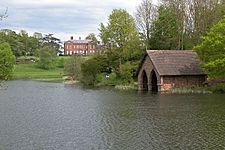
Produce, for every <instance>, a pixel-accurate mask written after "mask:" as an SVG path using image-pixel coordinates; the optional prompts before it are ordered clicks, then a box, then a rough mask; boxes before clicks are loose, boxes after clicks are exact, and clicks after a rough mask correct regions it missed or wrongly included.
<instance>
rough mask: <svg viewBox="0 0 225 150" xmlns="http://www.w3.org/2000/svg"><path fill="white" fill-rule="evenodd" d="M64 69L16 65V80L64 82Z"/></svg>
mask: <svg viewBox="0 0 225 150" xmlns="http://www.w3.org/2000/svg"><path fill="white" fill-rule="evenodd" d="M62 77H63V68H55V69H51V70H44V69H40V68H39V67H38V65H37V64H17V65H15V69H14V73H13V79H14V80H41V81H54V82H55V81H63V79H62Z"/></svg>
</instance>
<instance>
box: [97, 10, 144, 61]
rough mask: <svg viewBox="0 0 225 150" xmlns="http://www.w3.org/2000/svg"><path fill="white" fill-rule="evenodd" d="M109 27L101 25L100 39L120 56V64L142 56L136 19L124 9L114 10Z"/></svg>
mask: <svg viewBox="0 0 225 150" xmlns="http://www.w3.org/2000/svg"><path fill="white" fill-rule="evenodd" d="M108 21H109V22H108V23H107V25H106V26H105V25H103V24H102V23H101V24H100V29H99V31H100V38H101V39H102V41H103V42H104V43H105V44H106V45H108V48H109V49H111V50H112V49H113V50H115V51H116V53H117V54H118V57H119V59H120V63H123V61H126V60H129V59H133V58H135V57H139V55H140V54H141V48H140V40H139V33H138V30H137V28H136V25H135V20H134V18H133V17H132V16H131V15H130V14H129V13H128V12H127V11H126V10H123V9H114V10H113V11H112V13H111V15H110V16H109V18H108Z"/></svg>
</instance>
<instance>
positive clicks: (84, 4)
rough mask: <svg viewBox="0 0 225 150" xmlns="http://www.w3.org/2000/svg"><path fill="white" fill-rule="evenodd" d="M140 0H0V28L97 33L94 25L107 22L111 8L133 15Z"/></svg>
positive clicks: (62, 35)
mask: <svg viewBox="0 0 225 150" xmlns="http://www.w3.org/2000/svg"><path fill="white" fill-rule="evenodd" d="M141 1H142V0H0V4H1V6H0V14H3V13H4V12H5V10H6V9H8V12H7V14H8V17H7V18H6V19H3V20H2V21H0V29H11V30H14V31H17V32H19V31H20V30H26V31H27V32H28V33H29V35H33V33H34V32H41V33H43V34H48V33H52V34H54V36H55V37H57V38H59V39H61V40H62V41H66V40H68V39H70V37H71V36H73V37H74V38H75V39H78V38H79V37H81V38H82V39H84V38H85V37H86V36H87V35H88V34H89V33H95V34H96V35H98V34H99V31H98V27H99V24H100V23H101V22H102V23H104V24H106V23H107V19H108V16H109V15H110V14H111V11H112V10H113V9H115V8H123V9H126V10H127V11H128V12H129V13H130V14H131V15H134V13H135V10H136V8H137V6H138V5H140V4H141Z"/></svg>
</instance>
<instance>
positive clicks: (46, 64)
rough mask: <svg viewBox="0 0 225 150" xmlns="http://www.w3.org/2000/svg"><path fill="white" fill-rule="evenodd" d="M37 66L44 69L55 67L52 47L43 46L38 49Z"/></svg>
mask: <svg viewBox="0 0 225 150" xmlns="http://www.w3.org/2000/svg"><path fill="white" fill-rule="evenodd" d="M39 66H40V68H42V69H46V70H49V69H53V68H55V67H56V53H55V50H54V49H53V48H51V47H49V46H45V47H43V48H41V49H40V50H39Z"/></svg>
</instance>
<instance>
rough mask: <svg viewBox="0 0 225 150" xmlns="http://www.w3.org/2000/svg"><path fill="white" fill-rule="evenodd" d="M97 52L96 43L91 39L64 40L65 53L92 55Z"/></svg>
mask: <svg viewBox="0 0 225 150" xmlns="http://www.w3.org/2000/svg"><path fill="white" fill-rule="evenodd" d="M95 52H96V45H95V44H94V43H93V42H92V41H91V40H81V39H80V40H73V37H71V39H70V40H68V41H66V42H64V54H65V55H73V54H80V55H91V54H94V53H95Z"/></svg>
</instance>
